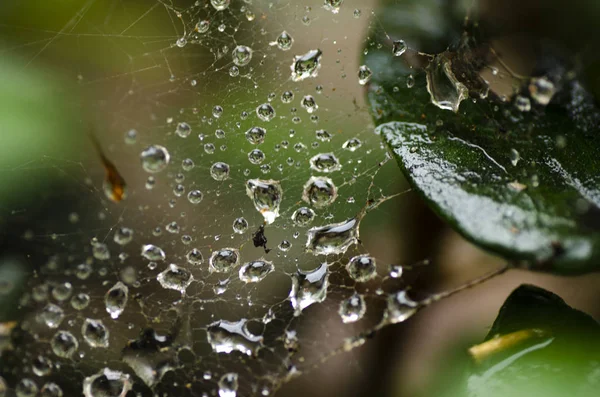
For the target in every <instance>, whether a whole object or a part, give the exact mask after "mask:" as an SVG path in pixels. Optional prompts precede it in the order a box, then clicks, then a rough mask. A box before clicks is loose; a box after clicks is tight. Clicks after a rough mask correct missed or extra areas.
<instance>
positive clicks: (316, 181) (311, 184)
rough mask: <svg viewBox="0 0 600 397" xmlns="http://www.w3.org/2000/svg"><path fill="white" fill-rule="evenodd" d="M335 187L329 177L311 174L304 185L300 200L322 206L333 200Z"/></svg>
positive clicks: (335, 193)
mask: <svg viewBox="0 0 600 397" xmlns="http://www.w3.org/2000/svg"><path fill="white" fill-rule="evenodd" d="M336 198H337V188H336V186H335V185H334V184H333V181H332V180H331V179H330V178H326V177H323V176H312V177H310V179H309V180H308V182H306V184H305V185H304V189H303V192H302V200H304V201H306V202H307V203H309V204H311V205H313V206H315V207H316V208H323V207H326V206H328V205H330V204H331V203H333V202H334V201H335V199H336Z"/></svg>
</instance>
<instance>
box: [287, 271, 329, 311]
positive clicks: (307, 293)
mask: <svg viewBox="0 0 600 397" xmlns="http://www.w3.org/2000/svg"><path fill="white" fill-rule="evenodd" d="M328 278H329V272H328V268H327V263H322V264H321V266H319V267H318V268H316V269H315V270H312V271H310V272H304V271H302V270H298V271H297V272H296V274H294V275H292V289H291V291H290V295H289V298H290V301H291V302H292V307H293V308H294V315H295V316H299V315H300V314H301V313H302V310H304V309H305V308H307V307H308V306H310V305H312V304H313V303H319V302H323V301H324V300H325V298H327V287H328V285H329V281H328Z"/></svg>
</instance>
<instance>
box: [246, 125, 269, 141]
mask: <svg viewBox="0 0 600 397" xmlns="http://www.w3.org/2000/svg"><path fill="white" fill-rule="evenodd" d="M244 135H245V136H246V140H247V141H248V142H250V143H251V144H253V145H259V144H261V143H263V142H264V141H265V136H266V135H267V130H266V129H264V128H262V127H252V128H250V129H249V130H248V131H246V133H245V134H244Z"/></svg>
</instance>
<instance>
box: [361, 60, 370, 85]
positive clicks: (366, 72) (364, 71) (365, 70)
mask: <svg viewBox="0 0 600 397" xmlns="http://www.w3.org/2000/svg"><path fill="white" fill-rule="evenodd" d="M371 76H373V72H371V69H369V67H368V66H366V65H361V66H360V67H359V68H358V84H360V85H365V84H367V83H368V82H369V80H371Z"/></svg>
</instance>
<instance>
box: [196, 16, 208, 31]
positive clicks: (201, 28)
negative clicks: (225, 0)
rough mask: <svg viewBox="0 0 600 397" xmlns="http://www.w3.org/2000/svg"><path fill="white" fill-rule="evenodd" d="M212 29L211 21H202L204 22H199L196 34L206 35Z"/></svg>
mask: <svg viewBox="0 0 600 397" xmlns="http://www.w3.org/2000/svg"><path fill="white" fill-rule="evenodd" d="M209 27H210V21H208V20H206V19H205V20H202V21H198V23H197V24H196V32H198V33H206V32H208V28H209Z"/></svg>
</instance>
